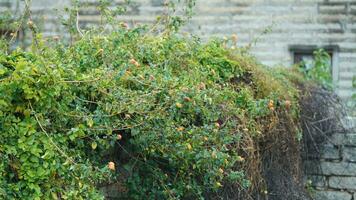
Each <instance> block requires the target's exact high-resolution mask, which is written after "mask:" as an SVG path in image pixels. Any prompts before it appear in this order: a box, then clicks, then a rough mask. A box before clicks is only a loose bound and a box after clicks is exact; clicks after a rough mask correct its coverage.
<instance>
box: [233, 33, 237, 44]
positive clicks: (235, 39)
mask: <svg viewBox="0 0 356 200" xmlns="http://www.w3.org/2000/svg"><path fill="white" fill-rule="evenodd" d="M231 39H232V41H234V42H235V43H236V42H237V39H238V37H237V35H236V34H232V36H231Z"/></svg>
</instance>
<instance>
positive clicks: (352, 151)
mask: <svg viewBox="0 0 356 200" xmlns="http://www.w3.org/2000/svg"><path fill="white" fill-rule="evenodd" d="M342 155H343V158H344V159H345V160H346V161H349V162H356V147H345V148H344V149H343V153H342Z"/></svg>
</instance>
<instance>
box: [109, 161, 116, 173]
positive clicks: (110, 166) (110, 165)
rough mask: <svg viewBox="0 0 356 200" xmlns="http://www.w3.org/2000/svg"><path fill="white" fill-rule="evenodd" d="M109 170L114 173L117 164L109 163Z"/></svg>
mask: <svg viewBox="0 0 356 200" xmlns="http://www.w3.org/2000/svg"><path fill="white" fill-rule="evenodd" d="M108 168H109V169H110V170H112V171H115V163H114V162H109V163H108Z"/></svg>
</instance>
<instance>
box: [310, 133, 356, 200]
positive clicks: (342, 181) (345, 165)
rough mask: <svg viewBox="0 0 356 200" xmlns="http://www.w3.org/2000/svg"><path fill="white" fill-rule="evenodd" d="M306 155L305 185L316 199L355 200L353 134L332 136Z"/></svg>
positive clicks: (355, 156) (355, 153)
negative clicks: (314, 151) (316, 149)
mask: <svg viewBox="0 0 356 200" xmlns="http://www.w3.org/2000/svg"><path fill="white" fill-rule="evenodd" d="M320 150H321V154H319V153H315V155H312V154H311V155H309V156H310V157H309V158H308V159H307V160H308V161H306V163H305V170H304V171H305V173H306V174H307V177H306V182H307V183H308V184H310V185H311V186H313V187H314V188H315V189H314V190H313V191H312V194H313V196H314V197H315V199H317V200H356V132H354V133H335V134H334V135H333V136H332V137H331V138H330V139H329V140H328V141H327V142H326V144H324V145H322V146H321V147H320Z"/></svg>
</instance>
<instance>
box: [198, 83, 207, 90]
mask: <svg viewBox="0 0 356 200" xmlns="http://www.w3.org/2000/svg"><path fill="white" fill-rule="evenodd" d="M198 89H199V90H205V89H206V85H205V83H203V82H202V83H200V84H199V85H198Z"/></svg>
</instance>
